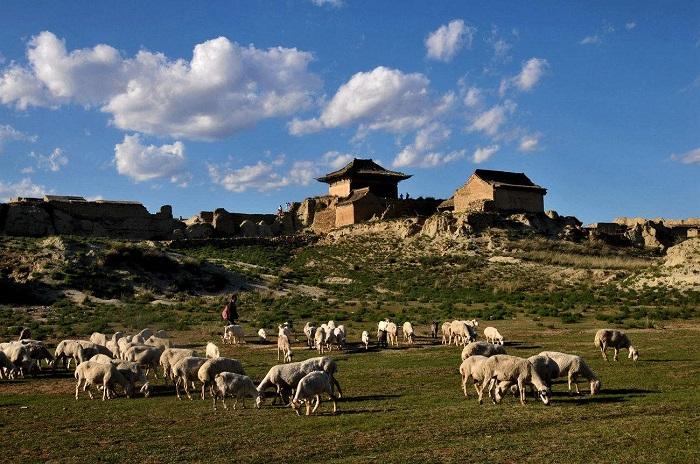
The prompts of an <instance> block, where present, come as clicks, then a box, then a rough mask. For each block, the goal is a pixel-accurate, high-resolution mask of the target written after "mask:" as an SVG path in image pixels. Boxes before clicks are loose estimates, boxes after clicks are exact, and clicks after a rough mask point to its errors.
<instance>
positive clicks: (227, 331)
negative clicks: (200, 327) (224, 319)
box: [221, 324, 245, 345]
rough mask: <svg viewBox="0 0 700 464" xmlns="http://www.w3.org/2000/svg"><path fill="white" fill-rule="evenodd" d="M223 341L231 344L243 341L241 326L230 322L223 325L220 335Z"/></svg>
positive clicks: (243, 334)
mask: <svg viewBox="0 0 700 464" xmlns="http://www.w3.org/2000/svg"><path fill="white" fill-rule="evenodd" d="M221 341H222V342H223V343H226V342H228V343H230V344H231V345H238V344H241V343H245V331H244V330H243V327H241V326H240V325H238V324H231V325H227V326H226V327H224V335H223V337H221Z"/></svg>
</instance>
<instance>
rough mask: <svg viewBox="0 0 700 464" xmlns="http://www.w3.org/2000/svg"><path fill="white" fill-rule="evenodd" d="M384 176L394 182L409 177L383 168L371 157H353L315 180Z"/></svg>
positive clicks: (327, 180) (330, 180) (327, 181)
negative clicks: (340, 166)
mask: <svg viewBox="0 0 700 464" xmlns="http://www.w3.org/2000/svg"><path fill="white" fill-rule="evenodd" d="M367 176H370V177H384V178H388V179H392V180H395V181H396V182H399V181H402V180H406V179H408V178H409V177H411V176H410V175H408V174H404V173H403V172H396V171H389V170H388V169H384V168H383V167H381V166H380V165H378V164H377V163H375V162H374V161H372V160H371V159H358V158H354V159H353V160H352V161H350V162H349V163H348V164H347V165H345V167H343V168H341V169H338V170H337V171H333V172H329V173H328V174H326V175H325V176H323V177H319V178H317V179H316V180H318V181H319V182H325V183H327V184H330V183H331V182H335V181H337V180H340V179H344V178H348V177H367Z"/></svg>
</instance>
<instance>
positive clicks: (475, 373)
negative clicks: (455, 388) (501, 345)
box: [459, 355, 488, 397]
mask: <svg viewBox="0 0 700 464" xmlns="http://www.w3.org/2000/svg"><path fill="white" fill-rule="evenodd" d="M487 359H488V358H487V357H486V356H480V355H474V356H470V357H468V358H467V359H465V360H464V361H462V364H461V365H460V366H459V373H460V374H462V391H463V392H464V396H466V397H469V395H468V394H467V382H468V381H469V379H472V381H473V383H474V389H475V390H476V394H477V395H478V394H479V387H481V385H482V383H483V382H484V372H483V366H482V364H483V363H484V361H486V360H487Z"/></svg>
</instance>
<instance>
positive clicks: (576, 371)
mask: <svg viewBox="0 0 700 464" xmlns="http://www.w3.org/2000/svg"><path fill="white" fill-rule="evenodd" d="M540 355H542V356H549V357H550V358H551V359H552V360H553V361H554V362H555V363H557V367H558V368H559V373H558V375H557V377H564V376H566V377H567V379H568V381H569V393H571V383H572V382H573V384H574V385H575V386H576V394H577V395H580V394H581V392H580V391H579V389H578V380H577V379H578V376H579V375H581V376H583V377H585V378H586V379H587V380H588V382H589V383H590V387H591V395H595V394H596V393H598V392H599V391H600V387H601V383H600V380H599V379H598V376H597V375H595V373H594V372H593V371H592V370H591V368H590V367H588V365H587V364H586V362H585V361H584V360H583V358H582V357H581V356H576V355H573V354H566V353H560V352H558V351H543V352H541V353H540Z"/></svg>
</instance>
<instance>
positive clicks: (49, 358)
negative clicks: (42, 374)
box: [20, 338, 54, 369]
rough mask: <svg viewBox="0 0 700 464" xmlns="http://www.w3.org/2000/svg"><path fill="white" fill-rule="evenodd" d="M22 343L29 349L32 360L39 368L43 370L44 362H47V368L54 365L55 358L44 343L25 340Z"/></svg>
mask: <svg viewBox="0 0 700 464" xmlns="http://www.w3.org/2000/svg"><path fill="white" fill-rule="evenodd" d="M20 343H21V344H22V345H24V346H26V347H27V350H28V351H29V357H30V358H32V360H34V362H35V365H36V366H37V368H39V369H41V361H42V360H46V364H47V366H52V365H53V360H54V357H53V355H52V354H51V353H50V352H49V350H48V349H46V347H45V346H44V343H43V342H40V341H39V340H29V339H26V338H25V339H22V341H21V342H20Z"/></svg>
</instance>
